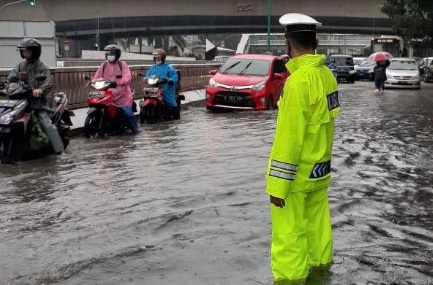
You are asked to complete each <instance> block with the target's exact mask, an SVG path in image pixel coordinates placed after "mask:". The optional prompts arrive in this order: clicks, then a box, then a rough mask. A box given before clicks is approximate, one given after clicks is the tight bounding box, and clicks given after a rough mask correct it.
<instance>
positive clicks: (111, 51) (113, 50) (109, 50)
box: [104, 45, 122, 61]
mask: <svg viewBox="0 0 433 285" xmlns="http://www.w3.org/2000/svg"><path fill="white" fill-rule="evenodd" d="M104 51H105V59H107V56H108V55H114V56H115V61H117V60H119V58H120V54H121V53H122V52H121V51H120V48H119V47H118V46H116V45H108V46H106V47H105V48H104ZM107 60H108V59H107Z"/></svg>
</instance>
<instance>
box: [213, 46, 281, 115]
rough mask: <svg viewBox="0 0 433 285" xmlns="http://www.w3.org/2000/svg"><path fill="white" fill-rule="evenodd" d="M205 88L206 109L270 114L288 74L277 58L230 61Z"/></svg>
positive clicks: (253, 56)
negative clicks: (253, 111) (266, 111)
mask: <svg viewBox="0 0 433 285" xmlns="http://www.w3.org/2000/svg"><path fill="white" fill-rule="evenodd" d="M210 74H211V75H213V77H212V78H211V79H210V80H209V84H208V85H207V86H206V108H207V109H235V110H267V109H268V110H269V109H273V108H275V107H276V106H277V102H278V100H279V99H280V96H281V94H282V92H283V87H284V83H285V82H286V79H287V77H288V76H289V72H288V71H287V69H286V67H285V65H284V61H283V60H282V59H280V58H278V56H273V55H265V54H239V55H235V56H232V57H230V58H229V59H228V60H227V61H226V62H225V63H224V64H223V65H222V66H221V67H220V68H219V69H218V70H211V71H210Z"/></svg>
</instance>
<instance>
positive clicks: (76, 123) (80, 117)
mask: <svg viewBox="0 0 433 285" xmlns="http://www.w3.org/2000/svg"><path fill="white" fill-rule="evenodd" d="M181 94H183V95H184V96H185V100H184V101H182V105H189V104H191V103H194V102H196V103H198V102H200V101H203V100H204V99H205V89H199V90H193V91H185V92H181ZM135 101H136V102H137V106H138V102H139V101H140V100H135ZM87 110H89V108H81V109H75V110H73V111H74V114H75V116H74V117H71V120H72V124H73V125H72V126H71V130H74V131H73V132H72V133H77V131H78V130H79V129H81V128H83V127H84V121H85V120H86V116H87ZM135 114H136V115H138V114H139V112H136V113H135Z"/></svg>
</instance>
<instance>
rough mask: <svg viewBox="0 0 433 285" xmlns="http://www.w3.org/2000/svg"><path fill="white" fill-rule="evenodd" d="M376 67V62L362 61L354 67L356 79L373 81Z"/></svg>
mask: <svg viewBox="0 0 433 285" xmlns="http://www.w3.org/2000/svg"><path fill="white" fill-rule="evenodd" d="M375 65H376V62H374V61H364V62H363V63H361V64H360V65H358V66H357V67H355V71H356V74H355V76H356V79H358V80H359V79H368V80H371V81H373V80H374V66H375Z"/></svg>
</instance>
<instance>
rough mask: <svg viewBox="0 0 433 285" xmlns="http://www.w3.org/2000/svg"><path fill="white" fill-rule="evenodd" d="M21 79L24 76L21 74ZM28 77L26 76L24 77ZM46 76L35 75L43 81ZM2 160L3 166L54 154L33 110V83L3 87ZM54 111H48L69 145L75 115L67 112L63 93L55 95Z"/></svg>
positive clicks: (0, 113) (0, 90) (0, 91)
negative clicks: (31, 101)
mask: <svg viewBox="0 0 433 285" xmlns="http://www.w3.org/2000/svg"><path fill="white" fill-rule="evenodd" d="M20 76H21V74H20ZM23 77H26V76H23ZM45 79H46V76H44V75H36V77H35V80H38V81H43V80H45ZM0 85H1V86H0V150H1V152H0V158H1V163H2V164H10V163H13V162H15V161H21V160H27V159H31V158H36V157H41V156H43V155H45V154H52V153H54V151H53V149H52V148H51V145H50V144H49V140H48V136H47V135H46V133H45V131H44V130H43V128H42V126H41V124H40V123H39V121H38V119H37V117H36V115H35V114H34V112H35V111H34V110H32V109H31V108H30V104H29V99H30V98H32V88H31V82H30V83H28V82H26V81H25V80H19V81H18V82H12V83H2V84H0ZM54 99H55V104H56V106H55V109H54V110H51V109H49V110H46V111H48V112H49V113H50V115H51V120H52V122H53V124H54V125H55V126H56V127H57V130H58V132H59V134H60V137H61V139H62V142H63V145H64V147H65V149H66V147H67V146H68V144H69V138H68V134H69V130H70V126H72V121H71V116H74V113H73V112H72V111H70V110H68V109H67V103H68V100H67V97H66V94H65V93H63V92H59V93H55V94H54Z"/></svg>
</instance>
